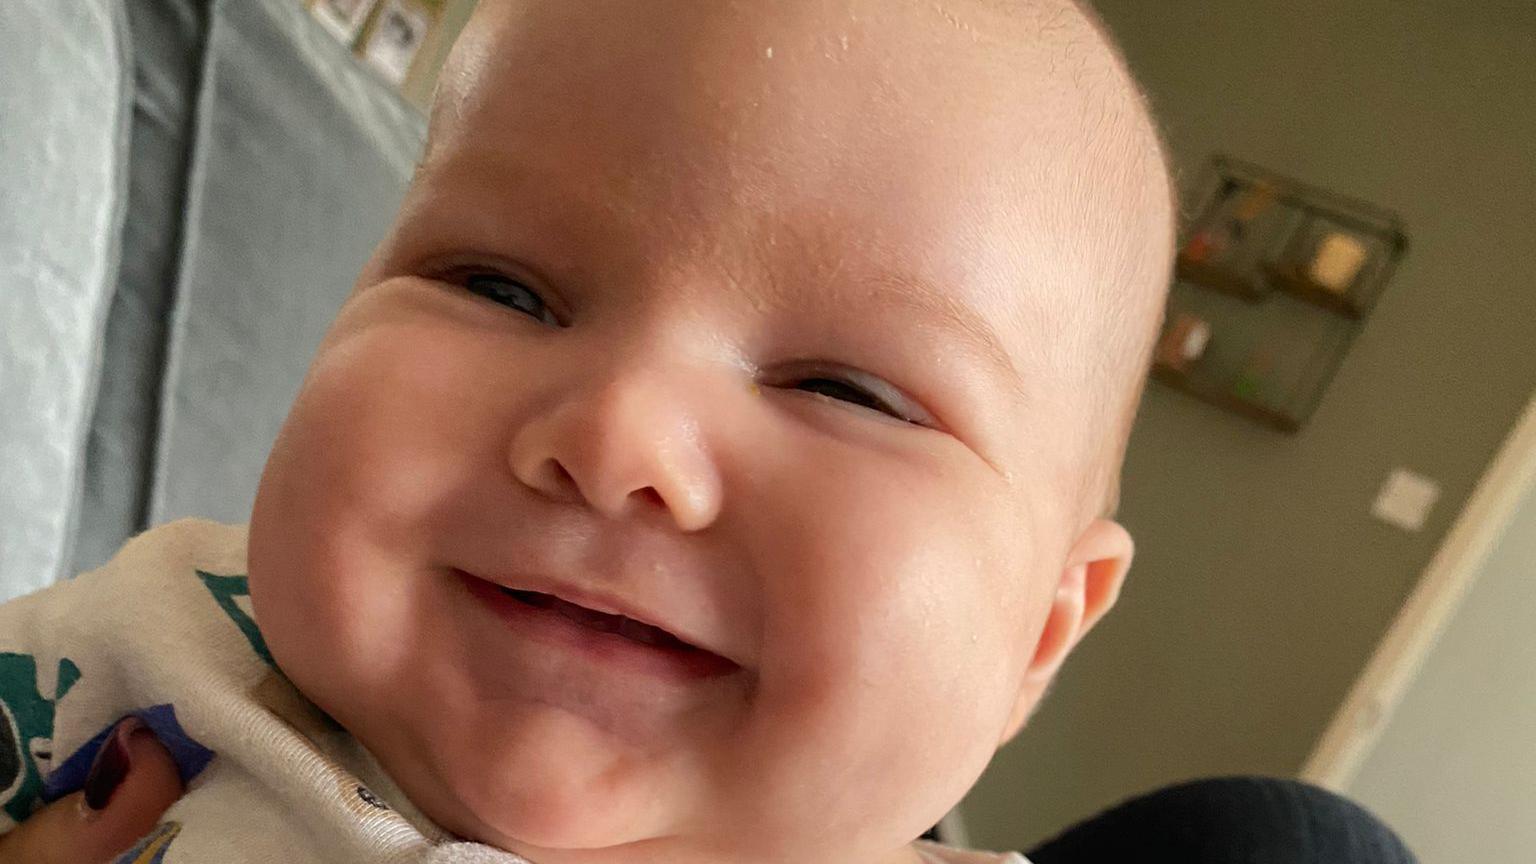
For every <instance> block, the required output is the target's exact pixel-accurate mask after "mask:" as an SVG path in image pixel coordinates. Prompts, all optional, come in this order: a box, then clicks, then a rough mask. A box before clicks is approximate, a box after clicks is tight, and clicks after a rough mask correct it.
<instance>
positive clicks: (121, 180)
mask: <svg viewBox="0 0 1536 864" xmlns="http://www.w3.org/2000/svg"><path fill="white" fill-rule="evenodd" d="M129 58H130V49H129V46H128V41H127V36H126V27H125V24H124V22H123V20H122V12H121V9H120V8H119V6H118V2H117V0H72V2H69V3H60V2H58V0H5V3H4V5H3V6H0V405H3V406H4V408H3V410H0V448H3V452H0V600H4V599H7V598H10V597H14V596H17V595H19V594H23V593H26V592H28V591H31V590H34V589H37V588H41V587H43V586H45V585H48V584H50V583H52V582H54V581H56V580H57V579H58V578H60V577H61V576H63V575H65V573H66V571H67V569H68V566H69V563H70V560H71V555H72V549H71V545H72V538H73V536H74V530H75V525H76V523H77V521H78V518H79V517H78V500H79V494H80V493H79V489H80V479H81V475H82V467H81V466H82V463H83V461H84V456H83V454H84V451H85V443H86V435H87V431H88V429H89V426H90V420H91V414H92V407H93V404H94V401H95V398H96V389H97V380H98V374H99V365H100V363H101V346H100V343H101V337H102V330H103V325H104V322H105V320H106V314H107V308H108V306H109V305H110V303H111V301H112V294H113V286H114V285H115V281H116V272H117V267H118V246H119V237H120V233H121V227H122V219H123V211H124V203H123V202H124V198H125V196H126V178H127V171H126V167H125V163H126V159H127V147H128V126H129V122H128V116H129V111H128V102H129V96H130V87H131V75H129V74H127V72H126V70H127V69H128V68H129Z"/></svg>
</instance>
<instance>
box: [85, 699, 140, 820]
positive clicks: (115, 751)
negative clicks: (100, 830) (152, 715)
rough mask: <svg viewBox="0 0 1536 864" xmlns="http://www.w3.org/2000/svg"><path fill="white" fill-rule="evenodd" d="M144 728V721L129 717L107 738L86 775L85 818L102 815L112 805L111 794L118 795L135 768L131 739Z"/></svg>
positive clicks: (120, 722) (119, 722)
mask: <svg viewBox="0 0 1536 864" xmlns="http://www.w3.org/2000/svg"><path fill="white" fill-rule="evenodd" d="M143 728H144V721H142V720H140V719H139V718H137V717H126V718H124V719H122V720H120V721H118V724H117V725H116V726H115V727H113V729H112V734H111V735H108V736H107V740H106V741H105V742H103V743H102V745H101V749H100V750H98V751H96V759H95V761H93V762H92V763H91V770H90V772H89V773H87V774H86V775H85V809H86V815H88V816H89V815H93V814H96V813H100V812H101V811H103V810H105V809H107V805H108V804H110V803H111V802H112V794H113V793H114V792H116V791H117V787H119V786H121V785H123V780H124V778H126V777H127V776H128V772H129V770H131V769H132V768H133V762H132V760H131V759H130V758H129V756H128V739H129V738H130V737H131V736H132V735H133V733H134V732H136V731H138V730H140V729H143Z"/></svg>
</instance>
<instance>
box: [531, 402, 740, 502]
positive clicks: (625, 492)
mask: <svg viewBox="0 0 1536 864" xmlns="http://www.w3.org/2000/svg"><path fill="white" fill-rule="evenodd" d="M698 402H699V400H697V399H690V398H689V397H688V395H687V394H684V393H682V392H681V391H680V388H678V387H677V386H675V385H669V384H668V383H666V382H663V381H660V380H658V379H657V378H656V377H652V376H647V375H645V374H639V373H636V374H627V375H615V376H611V377H609V379H608V380H605V381H599V382H596V383H595V384H593V385H592V386H590V387H585V388H580V389H576V390H572V391H569V392H567V393H563V394H560V395H559V396H558V397H557V399H556V400H555V401H554V402H553V403H552V404H551V407H550V408H549V409H548V410H547V411H543V412H541V413H540V414H538V415H536V416H534V417H532V418H531V419H530V420H529V421H528V422H526V423H524V424H523V425H522V426H521V427H520V428H518V429H517V430H516V432H515V434H514V435H513V438H512V443H511V448H510V451H511V452H510V459H511V465H512V473H513V474H514V475H515V476H516V477H517V479H518V480H519V481H521V482H522V483H523V485H525V486H527V487H528V488H530V489H532V490H534V491H535V492H538V493H539V494H541V495H544V496H545V497H547V498H551V499H553V500H557V501H562V502H567V503H574V504H582V505H584V506H587V507H590V508H591V509H593V510H595V511H597V512H598V513H601V514H602V515H604V516H607V517H609V518H633V517H642V518H643V517H644V516H645V515H646V514H647V513H655V514H660V515H662V516H664V517H666V518H670V519H671V520H672V521H673V522H674V523H675V524H676V525H677V527H678V528H679V529H680V530H683V531H690V532H691V531H699V530H702V529H704V528H706V527H708V526H709V525H710V524H711V523H713V522H714V521H715V519H716V518H717V516H718V515H719V512H720V499H721V478H720V475H719V471H718V469H717V466H716V465H715V463H714V462H713V460H712V459H711V456H710V453H709V449H708V447H707V446H706V442H705V441H704V439H703V435H702V433H701V423H700V418H699V417H698V409H699V408H701V407H702V406H700V405H699V404H698Z"/></svg>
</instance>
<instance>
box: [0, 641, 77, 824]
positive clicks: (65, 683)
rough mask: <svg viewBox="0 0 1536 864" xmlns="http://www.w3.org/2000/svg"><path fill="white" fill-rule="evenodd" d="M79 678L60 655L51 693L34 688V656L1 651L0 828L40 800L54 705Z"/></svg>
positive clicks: (50, 752) (50, 745)
mask: <svg viewBox="0 0 1536 864" xmlns="http://www.w3.org/2000/svg"><path fill="white" fill-rule="evenodd" d="M79 680H80V667H79V666H76V665H75V664H74V662H73V661H71V660H68V659H65V660H60V661H59V670H58V677H57V681H56V683H55V684H54V688H53V691H54V692H53V698H51V699H50V698H48V697H47V696H44V695H43V694H42V692H41V691H39V690H38V684H37V659H36V658H35V657H33V656H32V655H30V654H3V653H0V811H3V813H0V830H4V829H5V828H6V827H8V826H7V825H6V823H7V822H10V823H12V824H14V823H17V822H20V821H22V820H23V819H26V818H27V817H28V816H31V815H32V812H33V811H34V810H36V809H37V807H38V805H39V804H41V803H42V793H43V776H42V770H41V769H40V768H39V767H38V763H39V762H42V763H49V762H51V761H52V759H53V717H54V706H55V705H56V704H57V703H58V701H59V700H60V699H63V698H64V694H65V693H68V692H69V689H70V688H71V687H73V686H75V682H76V681H79Z"/></svg>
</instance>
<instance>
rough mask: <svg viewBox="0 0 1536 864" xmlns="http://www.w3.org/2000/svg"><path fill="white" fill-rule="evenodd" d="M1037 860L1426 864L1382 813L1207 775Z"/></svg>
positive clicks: (1077, 829)
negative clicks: (1383, 819) (1405, 843)
mask: <svg viewBox="0 0 1536 864" xmlns="http://www.w3.org/2000/svg"><path fill="white" fill-rule="evenodd" d="M1028 855H1029V860H1030V861H1031V862H1033V864H1111V862H1121V861H1125V862H1129V861H1135V862H1145V864H1162V862H1168V864H1172V862H1178V864H1416V859H1415V858H1414V856H1413V854H1412V853H1411V852H1409V851H1408V848H1407V847H1406V846H1405V845H1404V844H1403V842H1402V840H1400V839H1399V838H1398V836H1397V835H1396V834H1395V833H1393V831H1392V829H1391V828H1389V827H1387V825H1386V824H1385V823H1383V822H1382V821H1381V820H1380V819H1377V818H1376V817H1375V816H1373V815H1372V814H1371V813H1370V812H1368V811H1366V810H1365V809H1364V808H1363V807H1361V806H1360V805H1358V804H1355V803H1354V802H1352V801H1350V800H1348V799H1346V798H1343V797H1340V796H1338V795H1335V794H1334V793H1332V792H1329V791H1327V790H1324V789H1320V788H1318V787H1316V786H1311V785H1308V784H1306V783H1300V782H1297V781H1294V780H1284V779H1276V778H1266V777H1225V778H1217V779H1211V780H1197V781H1194V782H1190V783H1184V784H1180V785H1177V786H1170V787H1167V788H1165V789H1159V790H1157V791H1156V792H1152V793H1149V794H1147V795H1143V796H1141V797H1138V798H1133V799H1131V800H1129V801H1126V802H1124V803H1122V804H1120V805H1118V806H1116V807H1113V808H1111V809H1109V810H1107V811H1105V812H1103V813H1101V814H1099V815H1098V816H1095V817H1093V818H1091V819H1088V820H1087V821H1084V822H1081V823H1079V824H1077V825H1074V826H1072V827H1071V828H1068V829H1067V830H1066V831H1064V832H1062V833H1061V834H1060V835H1058V836H1057V837H1055V838H1054V839H1052V840H1049V841H1047V842H1045V843H1043V844H1041V845H1040V846H1038V847H1037V848H1035V849H1034V850H1033V851H1031V852H1029V853H1028Z"/></svg>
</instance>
